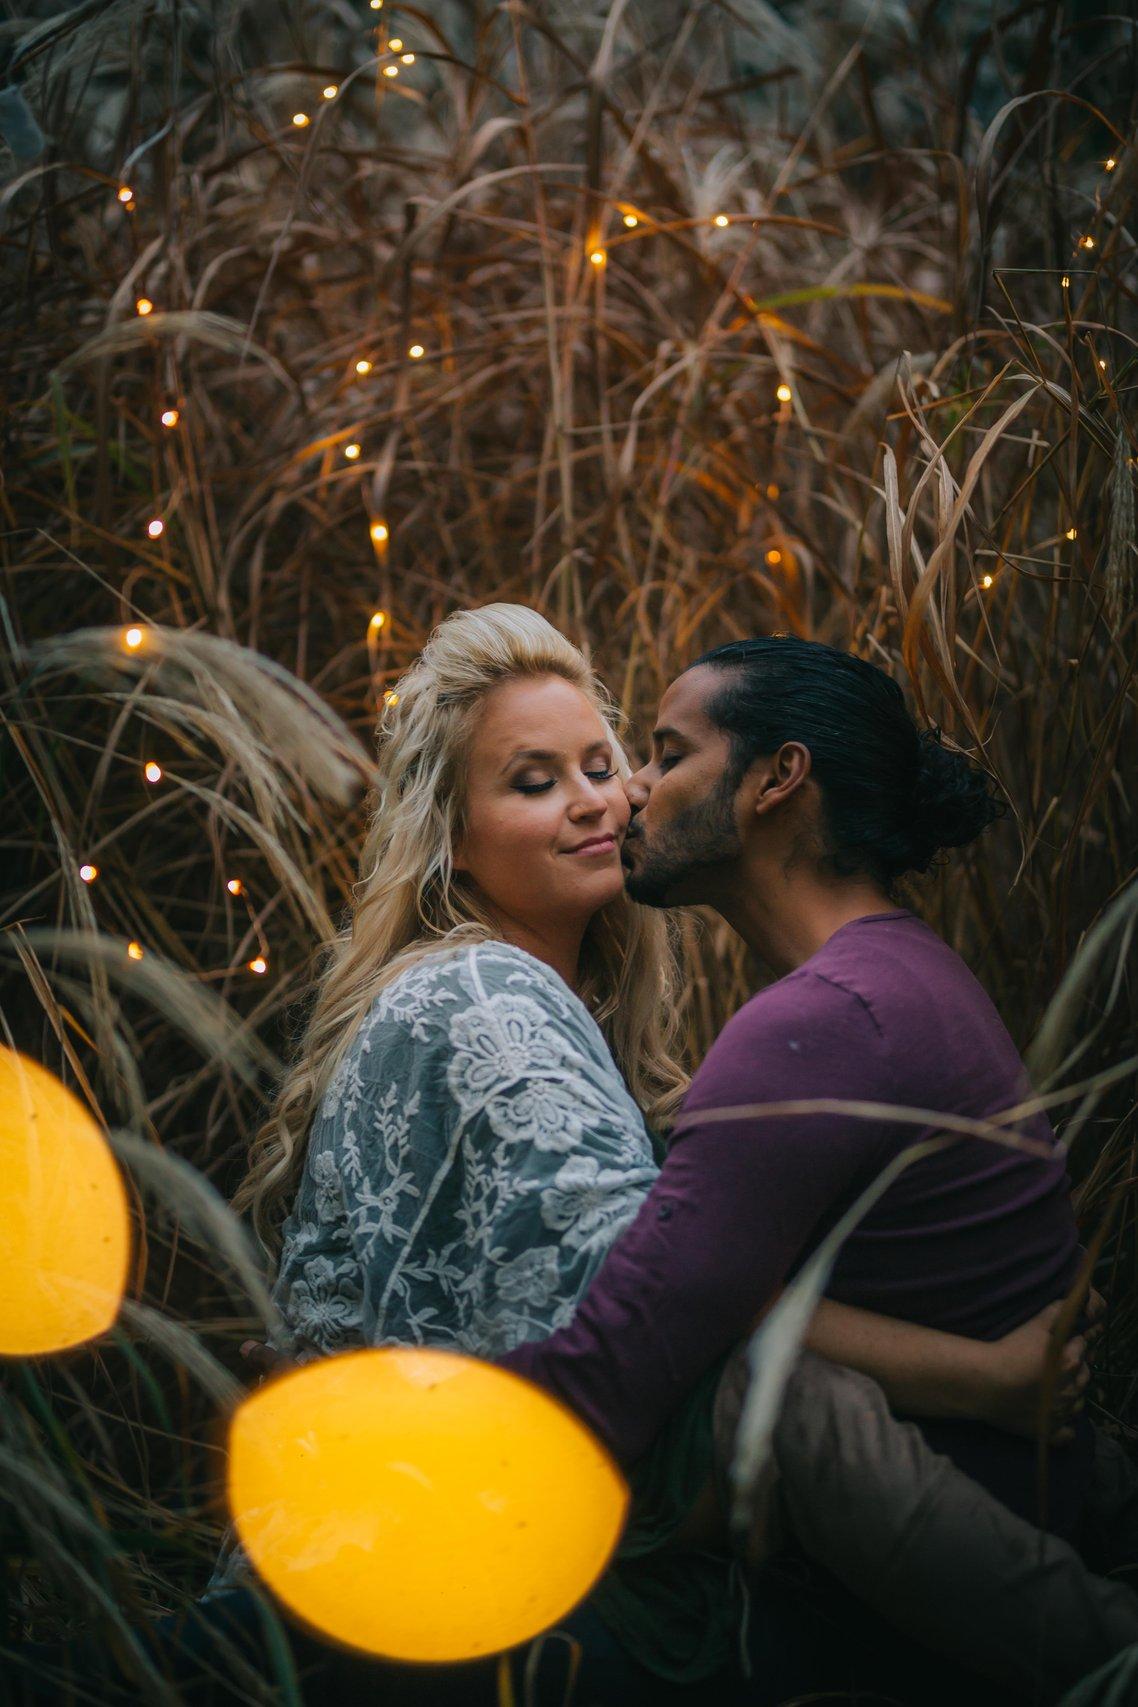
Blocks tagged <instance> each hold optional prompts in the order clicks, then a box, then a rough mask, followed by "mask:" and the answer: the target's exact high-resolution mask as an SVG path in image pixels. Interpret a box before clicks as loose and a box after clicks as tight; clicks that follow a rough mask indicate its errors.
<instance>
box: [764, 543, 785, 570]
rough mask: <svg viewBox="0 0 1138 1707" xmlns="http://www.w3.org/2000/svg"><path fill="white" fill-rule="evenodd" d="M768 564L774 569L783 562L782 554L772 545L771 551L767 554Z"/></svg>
mask: <svg viewBox="0 0 1138 1707" xmlns="http://www.w3.org/2000/svg"><path fill="white" fill-rule="evenodd" d="M767 562H768V563H769V564H770V566H771V568H772V569H774V568H775V567H776V566H777V565H778V564H779V563H781V562H782V552H781V551H780V550H779V549H778V547H777V546H776V545H772V546H771V548H770V550H769V551H768V552H767Z"/></svg>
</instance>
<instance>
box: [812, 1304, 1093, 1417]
mask: <svg viewBox="0 0 1138 1707" xmlns="http://www.w3.org/2000/svg"><path fill="white" fill-rule="evenodd" d="M1061 1308H1062V1306H1061V1304H1059V1303H1055V1304H1051V1305H1049V1306H1048V1307H1047V1309H1046V1310H1042V1311H1041V1312H1040V1313H1039V1314H1038V1315H1037V1316H1033V1317H1032V1318H1031V1320H1030V1321H1027V1322H1025V1323H1024V1324H1023V1326H1022V1327H1019V1328H1016V1329H1015V1330H1014V1331H1013V1332H1012V1333H1010V1334H1005V1335H1004V1336H1003V1338H1002V1339H998V1340H974V1339H968V1338H967V1337H966V1336H965V1335H963V1334H946V1333H942V1332H940V1331H939V1330H938V1329H936V1328H924V1327H920V1326H919V1325H918V1324H917V1323H916V1322H902V1321H898V1320H897V1319H896V1318H895V1317H892V1316H879V1315H877V1314H875V1313H874V1312H873V1311H870V1310H859V1309H857V1308H856V1307H854V1306H853V1305H850V1304H837V1303H835V1302H834V1301H833V1300H832V1299H829V1298H826V1299H823V1301H822V1303H821V1304H820V1305H819V1307H818V1309H817V1310H816V1312H815V1314H814V1319H813V1321H812V1322H811V1324H810V1331H809V1332H808V1333H807V1335H806V1339H805V1345H806V1348H807V1349H808V1350H809V1351H813V1352H816V1353H817V1354H818V1355H819V1356H820V1357H824V1358H826V1359H827V1361H828V1362H830V1363H841V1364H844V1365H845V1366H846V1367H847V1368H848V1369H856V1370H859V1371H860V1372H861V1373H862V1374H863V1375H869V1376H871V1377H872V1378H873V1380H875V1381H876V1382H877V1384H878V1386H879V1387H880V1388H881V1389H882V1391H883V1392H884V1394H885V1397H886V1398H887V1399H888V1401H889V1403H890V1405H891V1406H892V1408H893V1409H894V1410H895V1411H899V1412H901V1413H902V1414H903V1415H905V1416H910V1417H963V1418H967V1419H975V1420H978V1421H980V1422H987V1423H991V1424H992V1425H993V1426H994V1427H996V1428H1002V1429H1006V1430H1008V1431H1009V1432H1010V1433H1013V1434H1022V1435H1026V1436H1028V1437H1029V1438H1031V1439H1034V1438H1036V1436H1037V1434H1038V1431H1039V1417H1040V1407H1041V1404H1042V1402H1043V1397H1044V1391H1043V1389H1044V1378H1045V1375H1046V1369H1047V1363H1048V1356H1049V1353H1051V1354H1052V1355H1053V1348H1052V1333H1051V1330H1052V1326H1053V1324H1054V1322H1055V1320H1056V1318H1057V1316H1058V1314H1059V1311H1060V1309H1061ZM1086 1353H1087V1340H1086V1338H1084V1336H1083V1335H1082V1334H1075V1335H1073V1336H1072V1337H1071V1338H1070V1339H1069V1340H1067V1342H1066V1344H1065V1345H1064V1346H1063V1348H1062V1350H1061V1351H1060V1352H1059V1354H1058V1358H1059V1367H1058V1379H1057V1382H1056V1387H1057V1394H1056V1398H1057V1400H1058V1403H1057V1405H1056V1407H1055V1414H1054V1417H1053V1423H1052V1427H1053V1428H1054V1429H1055V1430H1056V1431H1057V1432H1055V1433H1053V1434H1052V1436H1051V1438H1052V1439H1054V1440H1061V1439H1065V1438H1068V1437H1069V1435H1070V1429H1069V1427H1068V1426H1067V1418H1068V1415H1069V1413H1070V1411H1071V1409H1072V1407H1073V1406H1074V1405H1075V1404H1076V1403H1077V1401H1078V1398H1079V1395H1080V1394H1081V1393H1082V1391H1083V1388H1084V1387H1085V1386H1086V1384H1087V1381H1088V1379H1089V1372H1088V1369H1087V1364H1086Z"/></svg>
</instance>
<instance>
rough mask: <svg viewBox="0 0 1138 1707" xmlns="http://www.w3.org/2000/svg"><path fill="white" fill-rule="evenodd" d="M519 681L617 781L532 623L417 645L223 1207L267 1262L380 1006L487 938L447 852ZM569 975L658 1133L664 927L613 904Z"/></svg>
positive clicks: (666, 986) (488, 614) (440, 633)
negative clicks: (535, 690) (539, 695)
mask: <svg viewBox="0 0 1138 1707" xmlns="http://www.w3.org/2000/svg"><path fill="white" fill-rule="evenodd" d="M519 676H560V677H561V678H562V679H563V680H565V681H567V682H571V683H572V685H573V686H574V687H575V688H578V689H579V690H580V691H581V692H582V693H583V694H584V695H585V697H586V698H587V699H588V700H589V702H590V703H591V704H592V705H593V706H595V707H596V710H597V712H598V713H599V715H600V716H601V718H602V719H603V720H604V722H605V724H606V725H607V727H608V728H609V730H610V732H611V733H612V737H613V748H614V753H615V759H614V763H615V766H616V769H617V770H618V772H619V774H620V775H622V776H627V775H628V772H629V764H628V759H627V757H626V755H625V753H624V751H623V749H622V747H621V745H620V742H619V741H618V740H617V735H616V724H617V720H618V716H619V714H618V712H617V710H616V708H615V707H614V706H613V704H612V702H611V700H610V699H609V697H608V695H607V694H606V692H605V690H604V688H603V687H602V685H601V683H600V682H599V681H598V679H597V677H596V676H595V675H594V674H593V672H592V670H591V669H590V668H589V665H588V663H587V662H586V660H585V658H584V657H583V656H582V654H581V653H580V652H579V651H578V650H577V648H576V647H575V646H573V645H571V644H570V642H569V641H568V640H566V639H565V636H564V635H562V634H559V633H558V631H557V629H555V628H554V627H553V626H552V625H551V624H550V623H548V622H546V620H545V618H544V617H542V616H539V615H538V613H537V612H536V611H533V610H529V609H527V608H526V606H524V605H507V604H495V605H487V606H485V607H484V608H483V609H482V610H474V611H462V612H459V613H457V614H456V615H454V616H450V617H448V618H447V619H446V621H445V622H443V623H441V624H440V625H439V627H438V628H437V629H436V630H435V632H434V633H433V634H432V636H431V638H430V640H429V642H428V643H427V645H426V646H425V647H424V649H423V652H422V654H421V655H420V657H419V659H418V661H417V662H416V663H415V664H414V665H413V666H412V668H411V669H410V670H408V672H407V674H406V675H405V676H404V677H403V678H402V680H401V681H400V682H399V683H398V684H397V687H396V696H395V697H393V698H392V700H391V702H390V703H389V704H386V705H385V706H384V709H383V712H382V714H381V716H380V720H379V728H378V742H379V763H378V780H377V785H376V792H375V797H374V810H373V811H372V815H371V818H370V821H369V824H368V829H367V835H366V837H365V840H364V845H363V850H362V853H361V857H360V879H359V882H358V883H357V884H356V885H355V889H354V909H353V916H352V919H351V922H350V924H349V925H348V926H347V928H346V929H345V930H343V931H341V932H340V933H339V935H338V936H336V937H335V938H334V939H333V941H332V942H331V943H329V944H328V945H327V946H326V947H325V949H324V951H323V955H324V961H325V964H324V966H323V969H322V970H321V971H320V972H319V973H318V975H317V978H316V990H315V1000H314V1002H313V1005H312V1009H311V1014H310V1017H309V1019H308V1022H307V1026H306V1029H305V1032H304V1035H303V1037H302V1039H301V1041H300V1044H299V1047H298V1049H297V1052H296V1056H295V1059H294V1061H293V1063H292V1065H291V1067H290V1068H289V1070H288V1072H287V1074H286V1075H285V1077H284V1079H283V1081H282V1083H281V1085H280V1087H279V1089H278V1091H277V1094H276V1097H275V1099H274V1102H273V1105H272V1108H271V1110H270V1113H269V1116H268V1118H267V1120H266V1121H265V1124H264V1125H263V1126H262V1127H261V1129H260V1131H259V1132H258V1133H257V1136H256V1138H255V1140H254V1142H253V1145H252V1149H251V1152H250V1158H249V1171H248V1173H247V1174H246V1176H245V1179H244V1180H243V1181H242V1183H241V1185H240V1187H239V1189H238V1191H237V1194H236V1196H235V1198H234V1207H235V1208H236V1209H239V1210H240V1209H245V1208H249V1207H251V1208H252V1212H253V1224H254V1227H255V1228H256V1231H257V1234H258V1236H259V1238H260V1240H261V1242H262V1244H263V1245H264V1247H265V1249H266V1251H267V1252H268V1253H269V1254H270V1255H272V1256H275V1255H276V1254H277V1252H278V1251H279V1249H280V1226H281V1223H282V1221H283V1220H284V1218H285V1215H286V1213H287V1209H288V1206H289V1204H290V1203H291V1200H292V1197H293V1196H294V1194H295V1191H296V1188H297V1185H298V1184H299V1181H300V1175H301V1172H302V1170H303V1166H304V1153H305V1144H306V1140H307V1135H308V1131H309V1128H310V1126H311V1124H312V1120H313V1117H314V1115H315V1113H316V1110H317V1106H318V1104H319V1102H320V1099H321V1097H322V1096H323V1094H324V1091H325V1090H326V1088H327V1086H328V1084H329V1081H330V1080H331V1078H332V1076H333V1074H334V1073H335V1071H336V1068H337V1066H338V1065H339V1063H340V1061H341V1060H342V1059H343V1056H344V1053H345V1051H346V1050H347V1048H348V1045H349V1044H350V1042H351V1040H352V1038H353V1037H354V1036H355V1033H356V1031H357V1030H358V1028H359V1025H360V1023H361V1022H362V1020H363V1019H364V1017H365V1015H366V1014H367V1012H368V1010H369V1008H370V1007H371V1005H372V1003H373V1002H374V1001H375V999H376V997H377V995H378V994H379V992H380V991H381V990H382V989H383V988H384V986H385V985H387V984H390V983H391V982H392V980H393V979H395V978H397V977H399V975H400V974H401V973H402V972H405V971H406V970H407V968H408V967H409V966H412V965H414V963H415V962H416V961H418V960H421V959H422V958H423V957H424V956H426V955H429V954H434V953H438V952H439V950H440V948H449V947H452V946H454V947H457V946H459V945H461V944H466V943H475V942H484V941H490V940H494V939H495V938H497V937H498V936H499V935H500V933H499V932H498V931H497V930H496V929H495V926H494V922H493V920H492V918H491V916H490V914H489V912H488V911H487V910H486V908H485V907H484V905H483V904H482V903H481V902H480V899H479V897H478V894H477V892H476V891H475V890H474V889H473V887H472V886H471V885H470V884H469V883H467V882H466V881H464V880H463V879H462V878H461V877H458V876H457V875H456V873H455V870H454V847H455V844H456V841H457V838H458V836H459V835H460V833H461V830H462V815H463V810H464V803H465V802H464V794H465V791H464V787H463V778H464V774H465V764H466V758H467V754H468V752H469V748H470V742H471V737H472V735H473V731H474V725H475V720H476V718H477V715H478V710H479V707H480V705H481V702H482V701H483V699H484V698H485V696H486V695H487V694H488V693H489V692H490V691H491V690H492V689H493V688H496V687H499V686H500V685H501V684H502V683H503V682H506V681H509V680H511V679H513V678H516V677H519ZM580 968H581V978H580V984H579V990H578V993H579V994H580V996H581V998H582V1000H583V1001H584V1002H585V1004H586V1006H587V1007H588V1008H589V1009H590V1010H591V1012H592V1013H593V1015H594V1017H595V1019H596V1020H597V1023H598V1024H599V1025H600V1027H601V1030H602V1031H603V1032H604V1035H605V1039H606V1041H607V1043H608V1045H609V1048H610V1049H611V1050H612V1053H613V1056H614V1058H615V1060H616V1063H617V1065H618V1067H619V1068H620V1070H621V1072H622V1074H623V1075H624V1078H625V1081H626V1083H627V1084H628V1087H629V1089H630V1091H631V1092H632V1095H633V1096H634V1097H635V1099H636V1101H637V1103H638V1104H639V1105H640V1107H641V1109H642V1110H643V1111H644V1114H645V1116H646V1118H647V1120H648V1121H649V1123H650V1124H651V1125H653V1126H655V1127H656V1128H657V1129H662V1128H663V1127H664V1126H666V1125H667V1124H668V1121H669V1117H670V1115H671V1113H672V1112H673V1110H674V1108H675V1106H676V1104H677V1103H678V1101H679V1099H680V1097H681V1096H682V1094H683V1091H684V1088H685V1086H686V1083H687V1080H686V1077H685V1075H684V1073H683V1071H682V1069H681V1067H680V1066H679V1064H678V1062H677V1060H676V1059H675V1057H674V1055H673V1045H674V1038H675V1032H676V1026H677V1008H678V1003H677V1000H676V974H675V957H674V953H673V949H672V943H671V940H670V933H669V926H668V924H667V922H666V920H665V917H664V915H663V914H661V913H656V912H651V911H649V910H648V909H647V908H643V907H637V906H634V905H633V904H632V903H631V902H630V901H629V900H628V899H627V897H626V896H625V895H623V894H621V895H620V896H619V897H617V898H616V899H615V900H613V901H611V902H610V903H609V904H608V905H607V906H606V907H604V908H602V909H601V911H600V912H599V913H598V914H597V915H596V916H595V917H594V918H593V920H592V921H591V922H590V924H589V927H588V930H587V931H586V933H585V938H584V942H583V944H582V951H581V962H580Z"/></svg>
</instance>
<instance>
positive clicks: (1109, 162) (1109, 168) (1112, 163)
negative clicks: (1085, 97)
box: [119, 154, 1118, 194]
mask: <svg viewBox="0 0 1138 1707" xmlns="http://www.w3.org/2000/svg"><path fill="white" fill-rule="evenodd" d="M1117 165H1118V161H1117V160H1116V159H1115V158H1114V155H1113V154H1112V155H1110V157H1109V158H1108V159H1106V160H1104V161H1103V163H1102V169H1103V171H1104V172H1113V171H1114V168H1115V167H1116V166H1117ZM119 193H120V194H121V193H122V192H121V191H120V192H119Z"/></svg>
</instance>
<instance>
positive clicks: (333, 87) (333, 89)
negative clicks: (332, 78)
mask: <svg viewBox="0 0 1138 1707" xmlns="http://www.w3.org/2000/svg"><path fill="white" fill-rule="evenodd" d="M320 93H321V94H322V95H323V97H324V99H325V100H326V101H334V100H335V99H336V96H337V95H338V94H339V93H340V85H339V84H338V83H329V84H328V86H327V88H326V89H321V91H320Z"/></svg>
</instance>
